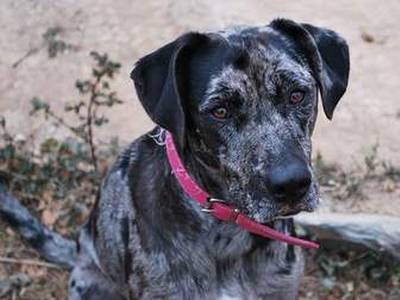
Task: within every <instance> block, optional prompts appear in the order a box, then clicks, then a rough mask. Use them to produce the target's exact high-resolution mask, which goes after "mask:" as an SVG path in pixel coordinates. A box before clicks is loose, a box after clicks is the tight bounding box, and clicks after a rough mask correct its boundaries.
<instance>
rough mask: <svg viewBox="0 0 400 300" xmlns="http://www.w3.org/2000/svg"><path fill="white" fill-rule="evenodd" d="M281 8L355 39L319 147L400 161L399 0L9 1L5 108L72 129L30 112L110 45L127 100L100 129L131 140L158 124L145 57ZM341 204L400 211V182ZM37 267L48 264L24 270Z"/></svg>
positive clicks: (354, 165) (347, 165)
mask: <svg viewBox="0 0 400 300" xmlns="http://www.w3.org/2000/svg"><path fill="white" fill-rule="evenodd" d="M275 17H287V18H292V19H294V20H297V21H301V22H308V23H312V24H315V25H319V26H324V27H328V28H331V29H334V30H336V31H337V32H339V33H340V34H341V35H342V36H343V37H345V38H346V40H347V41H348V44H349V46H350V52H351V74H350V81H349V87H348V91H347V93H346V94H345V96H344V98H343V99H342V101H341V102H340V104H339V106H338V108H337V110H336V112H335V115H334V119H333V121H332V122H329V121H327V120H326V118H325V117H324V116H323V114H322V113H321V114H320V117H319V121H318V125H317V128H316V132H315V137H314V152H315V153H317V152H320V153H321V155H322V157H323V159H324V161H327V162H329V163H335V164H338V165H340V166H341V167H342V168H344V169H360V168H361V169H362V168H364V160H365V157H366V156H367V155H368V153H369V151H370V149H371V147H372V146H373V145H376V144H377V145H379V147H378V156H379V159H380V160H382V161H385V162H387V163H392V164H393V165H395V166H400V155H399V153H400V136H399V135H400V133H399V132H400V101H399V100H398V96H397V94H396V93H397V88H398V86H399V82H400V71H399V63H400V36H399V35H400V2H399V1H398V0H386V1H378V0H353V1H348V0H337V1H324V0H298V1H291V0H279V1H260V0H246V1H244V0H242V1H239V0H231V1H222V0H201V1H200V0H198V1H196V0H186V1H185V0H181V1H173V0H164V1H161V0H153V1H151V0H148V1H137V0H114V1H106V0H96V1H95V0H82V1H71V0H59V1H51V0H19V1H14V0H2V1H1V2H0V28H1V33H0V45H1V55H0V78H1V80H0V115H3V116H4V117H5V118H6V119H7V126H8V128H9V130H10V131H12V132H17V133H21V134H23V135H25V136H27V135H29V134H31V133H32V132H33V133H35V135H37V136H40V137H42V138H45V137H49V136H56V135H57V136H62V135H64V134H65V132H64V131H62V130H60V129H59V128H57V127H55V126H49V124H48V123H46V124H44V123H42V121H41V120H35V119H32V118H29V117H28V115H29V111H30V109H31V104H30V99H31V98H32V97H33V96H39V97H41V98H43V99H46V100H47V101H48V102H49V103H50V104H51V105H52V106H53V107H54V108H55V110H57V111H59V112H60V113H61V112H62V111H63V108H64V104H65V103H67V102H68V101H71V100H75V99H76V98H77V97H78V94H77V92H76V90H75V89H74V84H75V81H76V79H78V78H87V77H88V76H89V74H90V72H91V68H92V65H91V61H90V59H89V57H88V54H89V52H90V51H91V50H97V51H98V52H107V53H108V54H109V55H110V57H112V58H113V59H114V60H116V61H118V62H120V63H121V64H122V70H121V72H120V74H119V75H118V76H117V77H116V80H115V85H114V87H115V89H116V90H117V91H118V94H119V97H120V98H121V99H123V100H124V101H125V103H124V104H123V105H121V106H118V107H116V108H115V109H114V111H113V112H112V113H111V122H110V124H108V125H107V126H106V129H105V130H103V131H101V132H99V133H98V136H100V137H101V138H104V139H106V138H109V137H113V136H118V137H119V138H120V139H121V141H122V144H124V143H127V142H129V141H130V140H132V139H133V138H135V137H137V136H139V135H140V134H142V133H144V132H145V131H146V130H147V129H149V128H151V126H152V123H151V122H150V120H149V119H148V117H147V116H146V115H145V114H144V112H143V110H142V108H141V106H140V104H139V102H138V101H137V97H136V94H135V92H134V89H133V85H132V82H131V80H130V79H129V72H130V71H131V69H132V67H133V65H134V63H135V61H136V60H137V59H138V58H140V57H141V56H143V55H145V54H147V53H148V52H149V51H151V50H154V49H156V48H158V47H160V46H161V45H163V44H165V43H167V42H169V41H171V40H172V39H174V38H176V37H177V36H179V35H180V34H182V33H184V32H186V31H189V30H195V31H196V30H208V29H220V28H224V27H226V26H229V25H232V24H266V23H268V22H269V21H271V20H272V19H273V18H275ZM55 27H59V28H61V29H62V31H61V33H60V38H61V39H62V40H63V41H65V42H66V43H68V44H69V45H71V47H70V49H69V50H67V51H66V52H64V53H62V54H59V55H57V57H56V58H54V59H49V55H48V52H47V48H46V44H44V40H43V34H44V33H46V32H47V31H48V29H49V28H55ZM321 112H322V110H321ZM356 179H357V178H356ZM357 180H359V181H360V180H363V179H360V178H358V179H357ZM327 194H328V195H329V193H327ZM329 198H330V197H329V196H328V200H329ZM328 202H329V201H328ZM335 204H337V202H335V201H333V204H332V203H331V202H329V203H328V205H327V206H326V208H325V209H330V210H341V211H348V210H349V209H350V210H351V211H354V212H358V211H363V212H373V213H381V214H390V215H395V216H399V215H400V186H399V183H398V182H397V183H396V182H392V181H390V180H389V181H388V180H386V179H385V180H379V181H373V182H369V183H368V184H366V186H365V187H364V196H363V197H362V201H361V200H354V201H353V200H352V201H348V202H345V204H343V203H341V204H340V205H337V206H335ZM0 227H2V228H3V226H0ZM0 233H1V230H0ZM2 234H3V233H2ZM10 234H11V233H10V232H8V233H6V235H8V236H10ZM13 247H17V248H16V249H18V250H17V252H16V253H20V254H21V257H30V255H32V253H31V252H29V251H28V250H26V249H25V248H24V247H23V245H21V244H20V243H19V242H18V241H17V242H16V244H12V245H3V244H2V245H0V255H3V256H6V255H7V253H8V252H7V251H13V249H14V248H13ZM27 251H28V252H27ZM18 270H19V271H21V270H20V269H18ZM38 270H42V269H40V268H39V269H37V268H36V267H31V268H30V269H29V268H28V269H23V270H22V271H23V272H25V273H29V272H30V273H35V272H37V271H38ZM13 271H15V269H14V268H12V267H11V266H7V267H2V268H0V275H2V273H10V272H11V273H12V272H13ZM42 272H44V271H43V270H42ZM48 272H50V273H49V274H50V275H49V274H47V275H44V276H42V277H40V278H46V276H53V274H56V275H54V276H56V277H57V276H59V277H60V278H61V279H60V280H59V281H56V282H61V281H62V280H63V279H65V274H61V275H60V274H58V273H57V271H48ZM54 272H55V273H54ZM0 277H1V276H0ZM38 280H39V279H38ZM59 288H60V287H57V286H56V287H54V291H55V292H54V299H59V297H63V296H62V295H64V294H57V289H59ZM51 293H52V292H50V294H51ZM60 295H61V296H60ZM27 297H28V298H23V299H33V298H29V297H33V296H32V295H30V296H27ZM38 297H39V296H38ZM52 297H53V296H52ZM378 298H379V297H378ZM378 298H376V299H378ZM35 299H36V298H35ZM327 299H336V298H327ZM371 299H375V298H371ZM382 299H383V298H382Z"/></svg>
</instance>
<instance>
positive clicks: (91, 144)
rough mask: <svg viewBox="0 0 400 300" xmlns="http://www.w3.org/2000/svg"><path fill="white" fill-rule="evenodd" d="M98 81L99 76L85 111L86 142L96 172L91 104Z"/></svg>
mask: <svg viewBox="0 0 400 300" xmlns="http://www.w3.org/2000/svg"><path fill="white" fill-rule="evenodd" d="M100 81H101V76H98V77H97V79H96V81H95V82H94V83H93V84H92V87H91V95H90V100H89V105H88V109H87V118H86V119H87V128H88V137H87V142H88V143H89V148H90V155H91V156H92V164H93V167H94V169H95V170H96V171H98V167H97V156H96V146H95V145H94V141H93V104H95V101H96V98H97V87H98V85H99V83H100Z"/></svg>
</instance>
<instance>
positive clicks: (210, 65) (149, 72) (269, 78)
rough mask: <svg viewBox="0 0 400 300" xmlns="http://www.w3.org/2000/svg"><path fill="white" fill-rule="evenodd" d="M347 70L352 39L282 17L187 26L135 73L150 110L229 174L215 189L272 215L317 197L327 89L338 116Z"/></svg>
mask: <svg viewBox="0 0 400 300" xmlns="http://www.w3.org/2000/svg"><path fill="white" fill-rule="evenodd" d="M348 70H349V62H348V49H347V46H346V44H345V42H344V41H343V40H342V39H341V38H340V37H338V36H337V35H336V34H335V33H333V32H332V31H328V30H325V29H319V28H316V27H313V26H310V25H300V24H297V23H294V22H292V21H288V20H276V21H274V22H272V23H271V24H270V25H269V26H265V27H251V28H250V27H246V28H236V29H233V30H229V31H223V32H217V33H208V34H188V35H185V36H183V37H181V38H180V39H178V40H177V41H175V42H173V43H171V44H168V45H167V46H165V47H163V48H161V49H160V50H158V51H156V52H154V53H152V54H150V55H149V56H147V57H145V58H144V59H142V60H141V61H139V63H138V65H137V66H136V68H135V70H134V71H133V73H132V75H133V79H134V80H135V84H136V87H137V90H138V94H139V98H140V100H141V101H142V103H143V105H144V108H145V109H146V111H147V112H148V113H149V115H150V117H151V118H152V119H153V120H154V121H155V122H156V123H158V124H159V125H161V126H162V127H164V128H166V129H168V130H169V131H171V132H172V134H173V135H174V139H175V142H176V143H177V144H178V145H179V147H181V149H182V150H184V149H189V150H190V153H191V155H195V156H196V157H197V159H198V160H200V161H201V162H202V164H203V165H207V166H208V167H209V169H210V170H211V169H212V170H213V172H214V173H218V174H219V177H220V178H223V180H220V182H219V185H220V189H219V191H218V193H219V194H218V195H215V196H216V197H220V198H222V199H227V200H229V201H230V203H231V204H233V205H235V207H237V208H238V209H239V210H240V211H241V212H243V213H245V214H246V215H248V216H249V217H251V218H253V219H255V220H256V221H258V222H262V223H267V222H270V221H272V220H273V219H275V218H277V217H280V216H285V215H291V214H294V213H297V212H299V211H301V210H306V211H312V210H313V209H314V208H315V207H316V205H317V203H318V187H317V182H316V178H315V175H314V173H313V171H312V167H311V135H312V132H313V129H314V125H315V120H316V117H317V100H318V92H319V91H320V92H321V95H322V101H323V107H324V110H325V113H326V114H327V116H328V117H329V118H331V117H332V113H333V110H334V108H335V106H336V104H337V102H338V101H339V99H340V97H341V96H342V94H343V93H344V91H345V89H346V85H347V78H348ZM182 152H185V151H182Z"/></svg>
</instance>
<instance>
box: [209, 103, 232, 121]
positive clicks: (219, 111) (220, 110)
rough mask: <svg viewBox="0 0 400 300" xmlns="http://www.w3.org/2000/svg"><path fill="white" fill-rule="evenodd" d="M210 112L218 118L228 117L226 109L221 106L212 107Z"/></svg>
mask: <svg viewBox="0 0 400 300" xmlns="http://www.w3.org/2000/svg"><path fill="white" fill-rule="evenodd" d="M211 113H212V115H213V116H214V117H215V118H217V119H220V120H223V119H226V118H227V117H228V110H227V109H226V108H225V107H223V106H221V107H217V108H214V109H213V110H212V112H211Z"/></svg>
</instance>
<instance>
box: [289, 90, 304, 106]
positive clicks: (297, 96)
mask: <svg viewBox="0 0 400 300" xmlns="http://www.w3.org/2000/svg"><path fill="white" fill-rule="evenodd" d="M304 96H305V93H304V92H303V91H299V90H297V91H293V92H292V93H291V94H290V103H292V104H298V103H300V102H301V101H303V100H304Z"/></svg>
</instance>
